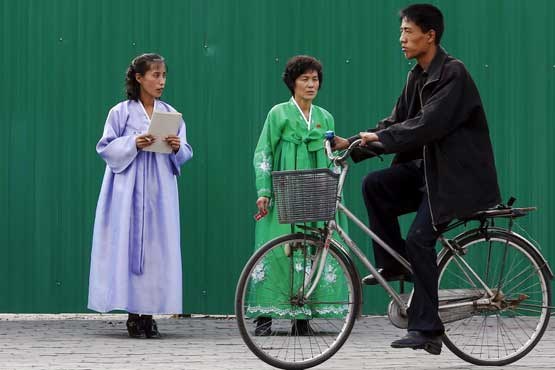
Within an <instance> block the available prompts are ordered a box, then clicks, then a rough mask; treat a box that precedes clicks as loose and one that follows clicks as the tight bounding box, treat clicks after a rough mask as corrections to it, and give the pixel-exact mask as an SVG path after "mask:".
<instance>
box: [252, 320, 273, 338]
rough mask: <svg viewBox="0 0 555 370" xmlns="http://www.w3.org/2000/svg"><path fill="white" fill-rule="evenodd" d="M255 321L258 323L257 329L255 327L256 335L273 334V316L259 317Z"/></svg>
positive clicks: (265, 335)
mask: <svg viewBox="0 0 555 370" xmlns="http://www.w3.org/2000/svg"><path fill="white" fill-rule="evenodd" d="M254 322H255V323H256V329H254V335H255V336H256V337H267V336H269V335H272V318H271V317H257V318H256V319H255V320H254Z"/></svg>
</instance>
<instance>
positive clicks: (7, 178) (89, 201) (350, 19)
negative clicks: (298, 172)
mask: <svg viewBox="0 0 555 370" xmlns="http://www.w3.org/2000/svg"><path fill="white" fill-rule="evenodd" d="M433 3H435V4H438V5H439V6H440V8H441V9H442V10H443V11H444V14H445V17H446V33H445V36H444V42H443V45H444V46H445V48H446V49H447V50H448V51H449V52H450V53H451V54H453V55H455V56H456V57H459V58H460V59H462V60H463V61H464V62H465V64H466V65H467V67H468V69H469V70H470V71H471V73H472V75H473V76H474V79H475V81H476V83H477V85H478V87H479V89H480V91H481V94H482V98H483V100H484V103H485V106H486V110H487V114H488V118H489V122H490V126H491V134H492V137H493V142H494V147H495V154H496V160H497V167H498V171H499V176H500V180H501V186H502V193H503V197H504V198H505V199H506V198H508V196H509V195H515V196H516V197H517V198H518V204H520V205H537V206H538V207H539V211H538V212H536V213H535V214H532V215H531V216H530V217H528V218H527V219H525V220H522V221H520V223H521V225H522V226H523V227H524V228H526V229H527V230H528V232H529V233H530V234H531V235H532V236H533V237H534V238H535V239H536V240H537V241H538V242H539V243H540V244H541V245H542V246H543V252H544V254H545V255H546V256H547V257H548V259H549V260H550V262H551V263H552V264H553V263H555V248H553V247H552V244H553V242H554V241H555V231H554V227H553V225H552V223H553V220H554V216H555V213H554V212H555V211H554V209H555V196H554V195H553V189H554V185H555V177H554V171H553V158H554V157H555V155H554V154H555V149H554V146H553V139H555V135H554V133H555V130H554V125H553V123H552V119H553V116H554V113H555V112H554V110H555V108H554V107H555V104H553V100H554V92H553V91H554V88H555V86H554V81H555V55H554V54H555V46H554V42H553V40H554V36H555V32H554V25H553V19H554V18H555V2H553V1H549V0H536V1H531V0H528V1H524V0H521V1H517V0H505V1H503V0H491V1H481V0H466V1H434V2H433ZM406 4H407V2H406V1H389V0H375V1H370V0H367V1H364V0H357V1H354V0H352V1H349V0H346V1H334V0H313V1H296V0H279V1H277V0H272V1H270V0H265V1H261V0H235V1H232V0H220V1H217V0H190V1H178V0H175V1H158V2H151V1H145V0H136V1H118V0H111V1H108V0H98V1H83V0H52V1H39V0H35V1H33V0H21V1H15V0H1V1H0V21H1V22H0V42H1V44H0V48H1V56H0V71H1V73H2V78H1V79H0V81H1V82H2V83H1V85H2V88H1V89H0V128H1V136H0V137H2V139H3V140H2V143H1V144H0V148H1V149H0V165H1V167H0V180H1V181H0V204H1V207H2V213H1V215H0V220H1V225H0V256H1V257H0V312H83V311H86V299H87V287H88V270H89V269H88V268H89V256H90V247H91V233H92V225H93V220H94V211H95V206H96V200H97V196H98V192H99V188H100V183H101V178H102V174H103V169H104V163H103V162H102V161H101V160H100V158H99V157H98V156H97V155H96V153H95V150H94V147H95V144H96V142H97V140H98V139H99V138H100V136H101V133H102V129H103V124H104V120H105V117H106V114H107V112H108V110H109V108H110V107H111V106H113V105H115V104H116V103H117V102H118V101H120V100H122V99H123V96H124V94H123V92H124V91H123V77H124V72H125V69H126V67H127V64H128V63H129V61H130V60H131V58H132V57H134V56H135V55H137V54H139V53H143V52H150V51H152V52H159V53H161V54H162V55H164V56H165V57H166V59H167V61H168V67H169V77H168V83H167V89H166V92H165V95H164V100H166V101H168V102H169V103H170V104H172V105H173V106H175V107H176V108H177V109H178V110H180V111H181V112H183V115H184V117H185V120H186V122H187V125H188V134H189V141H190V142H191V144H192V145H193V147H194V150H195V157H194V159H193V160H192V161H191V162H190V163H188V164H187V165H186V166H185V167H184V169H183V175H182V177H181V178H180V180H179V189H180V196H181V217H182V245H183V267H184V307H185V310H186V312H203V313H231V312H232V309H233V296H234V290H235V282H236V280H237V278H238V275H239V273H240V271H241V268H242V266H243V264H244V262H245V261H246V259H247V258H248V256H249V255H250V254H251V253H252V249H253V228H254V221H253V219H252V214H253V213H254V212H255V191H254V185H253V182H254V175H253V171H252V167H251V158H252V152H253V149H254V145H255V143H256V140H257V137H258V135H259V133H260V129H261V125H262V122H263V121H264V118H265V116H266V113H267V111H268V110H269V109H270V108H271V106H272V105H274V104H276V103H279V102H282V101H284V100H286V99H288V91H287V89H286V88H285V86H284V85H283V83H282V82H281V81H280V76H281V72H282V70H283V67H284V64H285V62H286V60H287V59H288V58H289V57H290V56H292V55H295V54H300V53H303V54H311V55H314V56H316V57H318V58H319V59H321V60H322V62H323V63H324V68H325V81H324V85H323V89H322V90H321V92H320V94H319V97H318V99H317V104H318V105H321V106H323V107H325V108H326V109H328V110H329V111H330V112H331V113H332V114H333V115H334V116H335V119H336V125H337V132H338V133H339V134H341V135H351V134H353V133H355V132H358V131H360V130H362V129H366V128H368V127H370V126H373V125H374V124H375V122H376V121H377V120H378V119H380V118H382V117H384V116H386V115H387V114H389V112H390V110H391V108H392V106H393V103H394V102H395V100H396V98H397V96H398V94H399V93H400V91H401V88H402V86H403V83H404V81H405V77H406V73H407V71H408V70H409V69H410V68H411V64H410V63H408V62H407V61H406V60H404V58H403V56H402V55H401V53H400V50H399V44H398V26H399V23H398V19H397V16H396V14H397V11H398V9H399V8H401V7H402V6H404V5H406ZM384 165H386V164H381V163H378V162H377V161H374V162H368V163H364V164H362V165H358V166H356V167H354V168H353V171H352V175H351V177H350V180H349V183H348V185H347V188H346V192H345V193H346V203H347V204H348V205H349V206H350V207H351V208H352V209H353V210H354V211H355V212H356V213H357V214H358V215H360V216H361V217H363V218H364V219H365V211H364V207H363V203H362V198H361V195H360V181H361V178H362V176H363V175H364V174H365V173H367V172H368V171H369V170H371V169H375V168H378V167H382V166H384ZM408 219H410V218H406V219H405V223H404V227H405V228H406V220H408ZM353 234H354V235H355V236H356V239H358V240H361V241H362V240H363V239H362V238H361V233H357V232H355V233H353ZM363 244H364V245H365V248H368V247H367V243H363ZM365 301H366V302H365V307H366V312H383V309H384V307H385V303H386V302H387V300H386V298H385V296H384V294H383V293H382V292H381V291H380V290H379V288H375V287H374V288H367V289H366V290H365Z"/></svg>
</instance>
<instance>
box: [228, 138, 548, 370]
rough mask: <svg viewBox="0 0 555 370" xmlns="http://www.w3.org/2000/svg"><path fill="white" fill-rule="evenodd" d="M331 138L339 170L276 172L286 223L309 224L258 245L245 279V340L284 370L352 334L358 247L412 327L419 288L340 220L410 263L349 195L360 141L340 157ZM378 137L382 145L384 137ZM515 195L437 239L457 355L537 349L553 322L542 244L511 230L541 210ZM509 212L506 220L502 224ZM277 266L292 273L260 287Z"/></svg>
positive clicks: (357, 303) (502, 358)
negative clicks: (385, 270)
mask: <svg viewBox="0 0 555 370" xmlns="http://www.w3.org/2000/svg"><path fill="white" fill-rule="evenodd" d="M332 138H333V133H331V134H330V135H328V136H327V139H326V140H325V141H324V145H325V148H326V152H327V155H328V157H329V159H330V161H331V163H332V164H334V165H335V166H336V168H339V169H340V173H339V174H338V173H335V172H333V171H330V170H329V169H316V170H296V171H276V172H273V173H272V178H273V186H274V193H275V199H276V201H275V203H276V206H277V207H278V218H279V221H280V223H290V224H295V225H296V227H297V228H299V229H300V230H303V231H302V232H297V233H293V234H289V235H284V236H281V237H278V238H276V239H273V240H271V241H269V242H268V243H266V244H265V245H264V246H262V247H261V248H260V249H259V250H257V251H256V252H255V253H254V254H253V256H252V257H251V258H250V259H249V261H248V262H247V264H246V265H245V267H244V269H243V271H242V273H241V276H240V278H239V281H238V284H237V291H236V304H235V313H236V316H237V323H238V326H239V331H240V333H241V336H242V338H243V340H244V341H245V343H246V344H247V346H248V347H249V349H250V350H251V351H252V352H253V353H254V354H255V355H256V356H258V357H259V358H260V359H261V360H263V361H264V362H266V363H268V364H270V365H272V366H275V367H278V368H282V369H306V368H309V367H313V366H316V365H319V364H321V363H322V362H324V361H326V360H327V359H329V358H330V357H331V356H333V355H334V354H335V353H336V352H337V351H338V350H339V349H340V348H341V346H342V345H343V344H344V343H345V341H346V340H347V338H348V337H349V334H350V333H351V330H352V328H353V326H354V323H355V320H356V318H357V317H359V315H360V314H361V305H362V286H361V280H360V275H359V272H358V270H357V268H356V266H355V264H354V262H353V259H352V258H351V255H354V256H356V257H357V258H358V259H359V260H360V261H361V262H362V264H363V265H364V266H365V267H366V268H367V269H368V270H369V272H370V273H371V274H373V275H374V276H375V277H376V279H377V281H378V283H379V285H381V286H382V287H383V288H384V289H385V290H386V291H387V293H388V294H389V295H390V296H391V302H390V304H389V306H388V317H389V319H390V321H391V323H392V324H393V325H395V326H396V327H398V328H404V329H406V328H407V325H408V320H407V308H408V307H409V305H410V301H411V295H412V293H411V294H401V293H398V292H397V291H396V290H395V289H394V288H392V286H391V285H389V283H388V282H387V281H386V280H385V279H384V278H383V277H382V276H381V275H380V274H379V273H378V271H377V270H376V268H375V267H374V266H373V265H372V264H371V263H370V261H369V260H368V258H367V257H366V256H365V255H364V253H363V252H362V251H361V250H360V249H359V247H358V246H357V245H356V243H355V242H354V241H353V240H352V239H351V238H350V237H349V235H348V234H347V233H346V232H345V231H344V230H343V229H342V228H341V227H340V226H339V225H338V224H337V223H336V221H335V220H336V215H337V213H338V212H343V213H344V214H345V215H346V216H347V217H348V218H349V219H350V220H351V221H352V222H353V223H354V224H355V225H356V226H357V227H359V228H360V229H361V230H363V231H364V233H365V234H367V235H368V236H369V237H370V238H371V239H373V240H375V241H376V242H377V243H378V244H379V245H380V246H381V247H382V248H384V249H385V250H386V251H387V252H388V253H389V254H391V255H392V256H393V257H394V258H395V259H396V260H398V261H399V262H400V263H401V264H402V265H403V266H404V267H405V268H406V269H407V270H409V271H411V268H410V264H409V263H408V261H407V260H405V259H404V258H403V257H402V256H400V255H399V254H398V253H397V252H396V251H395V250H393V249H392V248H391V247H390V246H388V245H387V244H386V243H385V242H383V241H382V240H381V239H380V238H379V237H378V236H377V235H376V234H374V233H373V232H372V231H371V230H370V229H369V228H368V227H367V226H366V225H365V224H364V223H363V222H362V221H360V220H359V219H358V218H357V217H356V216H355V215H354V214H353V213H352V212H351V211H349V210H348V209H347V208H346V207H345V206H344V205H343V204H342V203H341V194H342V189H343V184H344V182H345V179H346V176H347V173H348V170H349V165H348V163H347V158H348V156H349V155H350V153H351V151H352V150H353V148H354V147H356V146H357V145H358V144H359V142H360V140H357V141H355V142H354V143H353V144H351V145H350V146H349V148H348V149H347V150H345V152H343V154H338V155H337V156H335V155H334V154H333V152H332V150H331V145H330V140H331V139H332ZM372 145H373V146H372V148H374V149H379V143H377V144H372ZM513 202H514V198H512V199H511V200H510V201H509V202H508V204H507V205H500V206H498V207H496V208H494V209H488V210H483V211H479V212H477V213H475V214H474V215H472V216H470V217H468V218H465V219H460V220H455V222H454V223H452V224H451V225H449V226H448V227H447V229H446V230H445V231H444V233H445V232H447V231H449V230H452V229H454V228H456V227H458V226H461V225H463V224H464V225H465V226H466V224H467V223H470V222H478V223H479V224H478V226H476V227H474V228H472V229H470V230H468V231H465V232H462V233H460V234H459V235H457V236H455V237H453V238H449V239H448V238H446V237H445V236H444V234H442V235H440V237H439V240H438V241H439V243H440V244H441V246H442V248H441V250H440V252H439V253H438V257H437V263H438V266H439V301H440V305H439V313H440V317H441V319H442V321H443V323H444V326H445V334H444V336H443V338H442V339H443V342H444V343H445V345H446V346H447V348H449V349H450V350H451V351H452V352H453V353H454V354H455V355H457V356H458V357H460V358H461V359H463V360H465V361H467V362H470V363H473V364H476V365H498V366H500V365H506V364H510V363H512V362H514V361H517V360H518V359H520V358H522V357H523V356H525V355H526V354H527V353H528V352H530V351H531V350H532V349H533V348H534V346H535V345H536V344H537V343H538V341H539V340H540V339H541V337H542V335H543V333H544V331H545V330H546V328H547V325H548V323H549V317H550V312H551V308H552V307H551V280H552V279H553V272H552V271H551V268H550V267H549V265H548V263H547V261H546V260H545V258H544V257H543V256H542V254H541V253H540V251H539V250H538V249H537V248H536V247H535V246H534V244H532V243H531V242H530V241H528V240H527V239H526V238H524V237H523V236H521V235H519V234H517V233H516V232H514V231H513V230H512V228H513V223H514V219H515V218H518V217H522V216H525V215H526V214H527V213H528V212H530V211H533V210H535V208H534V207H527V208H514V207H513V206H512V205H513ZM501 220H506V221H507V222H508V226H506V227H499V226H495V222H500V221H501ZM316 221H324V222H323V227H318V225H313V224H310V223H311V222H316ZM334 235H337V236H339V238H340V239H341V240H342V241H343V243H341V242H339V241H338V240H337V237H336V236H334ZM269 266H271V269H266V268H267V267H268V268H269ZM275 269H281V270H283V271H285V272H287V274H286V275H285V276H288V278H287V279H286V280H287V281H283V280H280V281H271V282H270V283H269V284H267V285H266V286H265V285H260V281H262V280H263V279H270V280H271V276H272V275H271V271H273V270H275ZM411 272H412V271H411ZM281 276H284V275H281ZM323 279H328V280H329V279H331V281H333V282H334V284H335V286H337V289H336V290H333V291H330V289H327V291H324V290H323V289H319V286H320V285H321V282H322V280H323ZM334 279H335V280H334ZM263 293H266V294H263ZM260 297H264V300H263V301H262V302H261V301H260V300H261V299H260ZM265 307H273V310H274V311H273V312H274V315H273V316H272V318H273V319H272V330H271V331H270V333H269V334H270V335H264V336H261V335H256V333H255V330H254V327H255V324H254V322H255V320H256V319H257V317H258V316H259V315H260V314H261V312H263V311H264V308H265ZM276 310H278V311H277V312H278V313H279V314H278V315H276V314H275V312H276ZM298 319H309V320H310V321H309V323H310V325H309V327H308V329H309V330H308V331H305V332H304V333H300V332H298V331H297V329H296V326H295V325H292V324H291V323H292V322H293V323H295V322H296V320H298Z"/></svg>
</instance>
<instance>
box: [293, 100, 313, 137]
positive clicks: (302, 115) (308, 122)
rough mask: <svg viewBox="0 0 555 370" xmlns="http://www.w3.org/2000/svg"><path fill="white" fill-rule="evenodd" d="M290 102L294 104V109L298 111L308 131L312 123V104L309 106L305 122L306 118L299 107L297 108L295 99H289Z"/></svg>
mask: <svg viewBox="0 0 555 370" xmlns="http://www.w3.org/2000/svg"><path fill="white" fill-rule="evenodd" d="M291 100H292V101H293V103H294V104H295V107H297V109H298V110H299V113H300V114H301V117H302V118H303V121H304V122H305V123H306V125H307V127H308V129H309V130H310V122H312V107H313V106H314V104H310V111H309V112H308V120H307V119H306V117H305V116H304V113H303V111H302V109H301V107H299V104H297V101H296V100H295V98H293V97H291Z"/></svg>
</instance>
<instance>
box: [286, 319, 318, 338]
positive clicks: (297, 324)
mask: <svg viewBox="0 0 555 370" xmlns="http://www.w3.org/2000/svg"><path fill="white" fill-rule="evenodd" d="M291 335H294V336H309V335H314V329H312V327H311V326H310V324H309V321H308V320H303V319H299V320H293V325H291Z"/></svg>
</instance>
